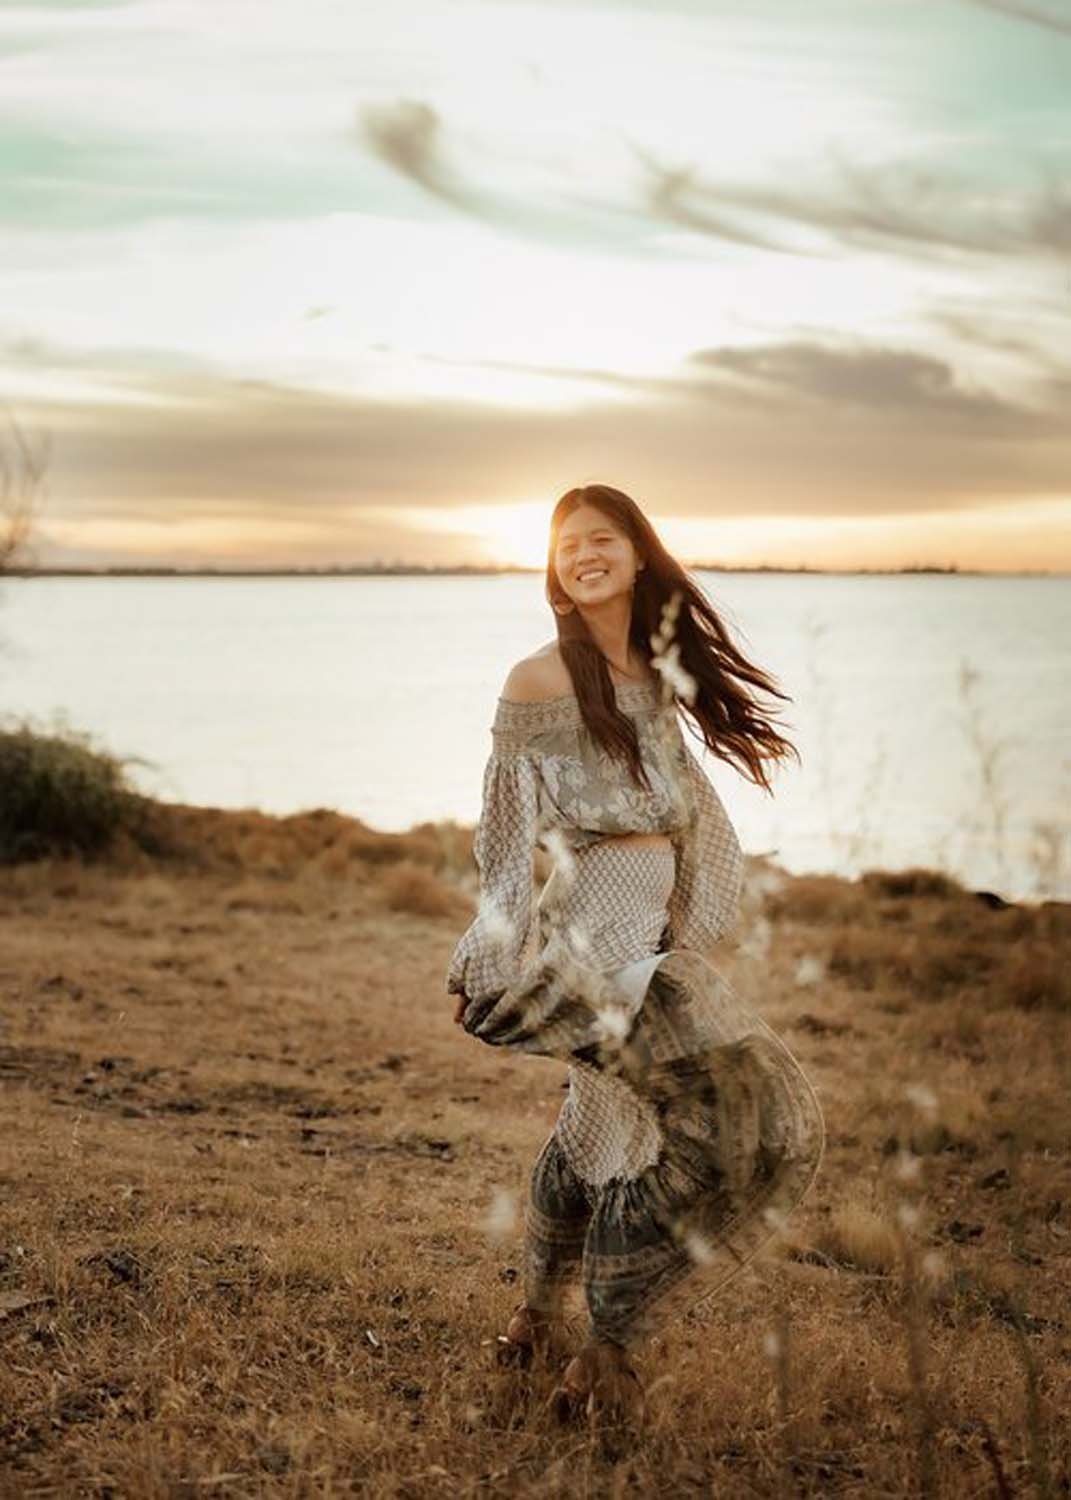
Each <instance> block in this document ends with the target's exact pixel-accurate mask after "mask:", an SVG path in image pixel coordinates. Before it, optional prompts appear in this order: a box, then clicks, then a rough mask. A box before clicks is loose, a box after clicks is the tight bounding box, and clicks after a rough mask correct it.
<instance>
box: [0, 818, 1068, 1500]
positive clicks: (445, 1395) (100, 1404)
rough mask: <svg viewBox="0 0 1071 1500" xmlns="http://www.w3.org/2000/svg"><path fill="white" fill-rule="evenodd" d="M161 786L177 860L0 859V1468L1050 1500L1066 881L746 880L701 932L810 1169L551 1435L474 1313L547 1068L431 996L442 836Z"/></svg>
mask: <svg viewBox="0 0 1071 1500" xmlns="http://www.w3.org/2000/svg"><path fill="white" fill-rule="evenodd" d="M162 816H163V815H162ZM167 816H168V817H170V818H171V819H173V825H172V826H171V828H170V833H171V835H172V840H173V843H174V845H175V846H182V847H185V848H187V849H188V850H190V851H195V852H196V862H194V863H191V861H190V858H189V857H188V858H187V859H186V860H185V861H177V860H171V861H168V862H162V861H153V860H151V859H149V858H148V857H147V856H145V855H143V854H142V853H141V852H140V851H137V850H133V849H127V850H126V851H125V852H121V853H120V854H119V855H118V856H117V857H116V859H115V860H113V861H112V862H110V863H107V864H96V865H89V866H87V865H81V864H76V863H68V862H43V863H41V864H39V865H32V866H31V865H26V866H15V867H12V868H9V869H6V870H3V871H0V986H2V995H3V1011H2V1016H3V1030H2V1033H0V1110H2V1112H3V1115H2V1119H0V1181H2V1185H3V1209H2V1219H0V1454H2V1459H0V1464H2V1467H0V1492H2V1493H4V1494H5V1495H8V1494H10V1495H20V1496H21V1495H27V1496H34V1495H64V1496H66V1495H87V1496H88V1495H93V1496H100V1497H103V1496H137V1497H146V1500H155V1497H178V1496H183V1497H185V1496H191V1497H192V1496H195V1495H196V1496H201V1495H205V1494H211V1495H227V1496H262V1495H273V1496H274V1495H279V1496H293V1497H297V1496H312V1495H316V1496H319V1495H358V1494H359V1495H371V1496H377V1497H378V1496H399V1497H401V1496H412V1497H422V1496H425V1495H433V1494H434V1495H451V1496H454V1495H458V1496H460V1495H477V1494H479V1495H502V1496H506V1495H509V1496H513V1495H522V1496H523V1495H547V1496H550V1495H570V1496H586V1495H600V1496H601V1495H605V1496H626V1495H650V1494H655V1493H659V1494H671V1495H678V1494H681V1495H691V1494H696V1495H698V1494H704V1495H705V1494H724V1495H731V1496H737V1495H748V1496H782V1495H796V1494H799V1495H814V1496H825V1495H838V1496H839V1495H846V1496H847V1495H852V1496H867V1497H870V1496H898V1495H913V1494H919V1493H922V1494H941V1495H949V1496H953V1495H954V1496H960V1495H974V1494H978V1495H981V1494H986V1495H988V1494H1000V1493H1008V1494H1014V1495H1017V1496H1018V1495H1023V1496H1027V1495H1042V1494H1049V1495H1053V1496H1055V1495H1057V1494H1066V1493H1067V1491H1068V1487H1069V1485H1071V1440H1069V1437H1068V1430H1067V1422H1066V1417H1067V1413H1068V1411H1069V1410H1071V1308H1069V1305H1068V1301H1069V1299H1068V1291H1067V1288H1068V1286H1069V1284H1071V1276H1069V1271H1071V1264H1069V1262H1071V1254H1069V1252H1071V1172H1069V1155H1068V1145H1069V1136H1071V1101H1069V1091H1068V1079H1069V1076H1071V1071H1069V1066H1068V1063H1069V1046H1068V1043H1069V1032H1071V1008H1069V1007H1068V1005H1067V1003H1066V988H1064V989H1061V985H1066V974H1067V969H1068V966H1067V933H1068V926H1067V911H1066V908H1062V907H1056V906H1050V907H1048V908H1045V909H1042V910H1038V911H1031V910H1026V909H1017V908H1011V909H1006V910H991V909H989V908H988V907H986V906H985V905H984V904H983V903H981V902H979V901H978V899H977V898H975V897H974V896H972V895H971V894H970V893H968V892H964V891H962V890H960V889H959V888H958V887H956V886H955V884H954V883H949V882H946V881H945V880H944V879H943V878H941V879H931V878H929V877H928V875H927V872H917V871H916V872H905V873H904V875H903V876H898V875H896V874H889V873H888V872H882V873H881V874H880V876H874V875H871V876H868V877H867V878H865V879H864V880H861V881H858V882H847V881H839V880H835V879H833V878H831V877H821V878H819V877H799V878H796V879H793V878H792V877H786V878H785V879H784V881H783V882H781V883H780V885H779V887H778V888H776V889H774V888H773V883H771V889H770V891H769V893H768V894H767V895H766V896H765V898H764V899H762V900H754V899H753V900H751V901H750V903H749V908H748V918H747V924H746V930H745V931H744V932H743V933H742V934H741V936H742V938H743V939H745V942H744V943H743V945H742V946H741V947H740V948H739V949H738V950H736V951H735V952H733V951H728V950H726V951H724V952H722V953H720V954H718V955H714V957H715V959H716V962H718V964H719V966H722V967H724V969H725V971H726V973H727V974H728V975H729V977H730V978H731V979H732V980H733V982H734V983H736V984H737V985H738V987H739V988H740V990H741V991H742V992H743V993H745V994H746V995H748V996H749V997H750V998H752V999H753V1000H754V1001H755V1002H756V1003H757V1004H758V1005H759V1007H760V1009H761V1010H762V1012H763V1014H764V1015H765V1016H766V1017H767V1019H769V1021H770V1022H771V1024H773V1025H774V1026H775V1027H776V1028H777V1029H778V1030H779V1031H780V1032H781V1033H782V1034H783V1035H784V1037H785V1039H786V1041H787V1042H788V1043H789V1045H790V1046H791V1047H792V1048H793V1050H794V1051H795V1052H796V1054H797V1056H798V1057H799V1058H800V1061H801V1062H802V1064H803V1066H804V1067H805V1068H806V1070H807V1072H808V1074H809V1076H810V1077H811V1078H812V1080H813V1081H814V1083H815V1085H816V1087H817V1089H818V1092H819V1095H820V1097H821V1099H822V1103H823V1108H824V1110H825V1114H826V1122H827V1128H828V1147H827V1154H826V1158H825V1161H824V1163H823V1168H822V1172H821V1174H820V1177H819V1179H818V1182H817V1184H816V1186H815V1188H814V1190H813V1192H812V1194H811V1195H810V1196H809V1197H808V1199H807V1200H806V1201H805V1203H804V1204H803V1206H802V1207H801V1208H800V1210H799V1211H798V1213H797V1214H796V1216H795V1217H794V1218H793V1219H792V1220H791V1221H790V1223H789V1225H788V1227H787V1229H786V1232H785V1234H784V1236H783V1238H782V1240H781V1243H780V1245H779V1247H778V1248H777V1249H776V1250H774V1251H771V1252H770V1253H769V1254H767V1255H765V1256H764V1257H763V1258H762V1259H761V1260H760V1262H759V1263H757V1264H756V1265H755V1266H754V1267H753V1268H752V1269H750V1270H748V1271H747V1272H745V1273H744V1275H743V1276H742V1277H741V1278H739V1279H738V1281H737V1282H736V1283H735V1285H734V1286H733V1288H732V1289H731V1291H729V1292H728V1293H727V1294H726V1295H725V1296H723V1297H722V1298H720V1299H719V1300H717V1301H715V1302H713V1303H711V1304H707V1305H704V1306H703V1307H701V1308H699V1309H697V1310H696V1311H694V1312H693V1313H692V1314H690V1315H689V1316H688V1317H687V1318H685V1319H683V1320H682V1321H681V1322H680V1323H678V1324H677V1325H676V1326H674V1327H672V1328H670V1329H669V1330H667V1331H666V1333H665V1334H664V1336H662V1337H661V1338H659V1339H657V1340H654V1341H652V1343H651V1344H650V1345H649V1346H648V1348H647V1349H646V1350H645V1351H644V1352H643V1354H642V1355H641V1356H640V1358H639V1360H638V1366H639V1368H640V1372H641V1375H642V1377H643V1379H644V1382H645V1384H646V1385H647V1386H648V1387H649V1401H648V1407H647V1410H646V1412H645V1413H641V1414H638V1415H637V1417H636V1420H635V1421H634V1422H633V1423H632V1424H631V1426H630V1427H629V1429H628V1430H627V1431H625V1432H618V1433H616V1434H615V1433H604V1432H600V1431H596V1432H594V1433H591V1432H588V1431H586V1430H584V1429H583V1428H580V1429H576V1430H565V1431H562V1430H559V1429H558V1428H557V1427H555V1426H554V1424H553V1423H552V1422H551V1420H550V1419H549V1418H548V1416H547V1414H546V1412H545V1410H544V1407H543V1402H544V1400H545V1398H546V1396H547V1395H548V1394H549V1389H550V1381H551V1378H552V1377H551V1375H550V1374H547V1373H541V1374H536V1375H533V1376H523V1375H517V1374H511V1373H507V1372H500V1371H496V1370H494V1369H493V1368H492V1366H491V1362H490V1357H489V1356H490V1350H489V1347H488V1346H487V1345H486V1344H485V1343H483V1341H484V1340H488V1339H491V1338H492V1337H493V1336H494V1335H495V1334H496V1333H497V1332H499V1331H500V1330H501V1329H502V1328H503V1327H504V1324H505V1320H506V1319H507V1317H508V1313H509V1310H510V1308H511V1307H512V1306H513V1304H514V1303H515V1302H516V1301H517V1300H518V1298H519V1295H520V1290H519V1286H518V1283H517V1277H518V1265H519V1261H518V1254H519V1245H520V1221H519V1219H518V1218H516V1217H515V1218H514V1219H513V1222H512V1225H511V1224H510V1215H509V1213H508V1211H507V1212H503V1205H506V1206H507V1208H508V1203H509V1199H508V1198H506V1197H504V1196H503V1195H508V1194H512V1195H513V1202H514V1203H519V1202H520V1195H521V1194H522V1193H523V1190H524V1186H525V1181H526V1176H527V1171H528V1168H529V1166H530V1164H531V1161H532V1159H533V1158H534V1156H535V1154H536V1151H537V1150H538V1148H539V1146H540V1145H541V1143H542V1141H543V1140H544V1138H545V1136H546V1134H547V1132H548V1131H549V1129H550V1128H551V1125H552V1123H553V1120H554V1117H555V1114H556V1113H557V1109H558V1107H559V1103H560V1100H561V1097H562V1094H561V1089H562V1084H563V1082H564V1068H562V1067H559V1066H557V1065H553V1064H550V1063H545V1062H540V1061H537V1060H536V1059H533V1058H525V1057H519V1056H516V1057H515V1056H509V1055H507V1054H505V1053H498V1052H492V1051H491V1050H490V1049H487V1048H484V1047H481V1046H480V1044H479V1043H478V1042H475V1041H473V1040H472V1039H471V1038H469V1037H466V1036H465V1035H464V1034H463V1033H462V1032H461V1031H460V1029H459V1028H457V1027H456V1026H454V1025H453V1024H452V1022H451V1019H450V1018H451V1015H452V1010H453V1001H452V998H451V997H448V996H447V995H446V994H445V992H444V990H443V973H444V970H445V966H446V961H447V958H448V956H449V952H450V949H451V947H452V944H453V942H454V941H455V939H456V937H457V935H458V932H459V930H460V927H461V925H462V924H463V922H464V921H465V920H466V918H467V914H468V911H469V910H470V909H471V907H470V906H468V907H467V906H466V900H467V901H468V902H471V899H472V896H473V892H474V884H473V879H472V870H471V862H470V861H471V830H465V829H462V828H459V827H458V826H457V825H455V824H442V825H424V826H423V827H421V828H419V829H414V830H411V831H410V832H409V833H407V834H400V835H390V834H382V833H377V832H376V831H375V830H372V829H368V828H366V827H365V826H364V825H360V824H355V823H354V822H353V821H352V820H349V819H345V818H340V817H338V816H337V815H336V814H332V813H311V814H305V815H302V817H300V818H294V819H281V820H275V819H271V818H267V817H265V816H264V815H262V814H258V813H240V814H229V815H223V814H219V813H213V812H210V811H208V810H204V809H176V810H174V811H173V812H172V813H170V814H167ZM894 913H895V915H894ZM766 922H768V923H769V929H768V931H767V930H766V929H765V928H764V929H763V941H762V943H761V944H760V945H758V946H757V947H754V946H751V947H749V945H748V942H747V941H746V940H747V939H748V936H749V931H750V930H751V929H757V928H758V926H759V924H761V923H766ZM804 973H806V974H809V975H810V979H809V981H808V982H807V983H803V982H797V979H798V976H801V975H802V974H804ZM998 1475H999V1479H998ZM1002 1484H1003V1485H1004V1486H1005V1488H1004V1490H1003V1491H1002V1490H1001V1487H1000V1486H1001V1485H1002Z"/></svg>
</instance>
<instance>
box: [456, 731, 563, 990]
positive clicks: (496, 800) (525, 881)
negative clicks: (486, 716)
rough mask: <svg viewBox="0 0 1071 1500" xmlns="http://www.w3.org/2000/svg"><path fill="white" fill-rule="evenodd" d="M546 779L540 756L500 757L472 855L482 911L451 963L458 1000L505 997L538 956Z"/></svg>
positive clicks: (494, 762)
mask: <svg viewBox="0 0 1071 1500" xmlns="http://www.w3.org/2000/svg"><path fill="white" fill-rule="evenodd" d="M539 781H540V776H539V764H538V759H537V758H536V757H534V756H530V755H517V754H509V753H505V752H503V751H501V750H499V749H498V748H497V747H496V749H495V750H493V751H492V753H491V756H490V758H489V759H488V761H487V765H486V768H485V770H484V776H483V794H482V807H481V812H480V820H479V823H478V824H477V827H476V833H475V836H474V839H473V851H472V852H473V856H474V858H475V861H476V868H477V870H478V871H479V880H480V898H479V909H478V911H477V914H476V917H475V919H474V920H473V922H472V923H471V925H470V926H469V927H468V929H467V930H466V932H465V933H464V934H463V935H462V937H461V939H460V941H459V942H458V944H457V946H456V948H455V949H454V952H453V956H452V958H451V959H450V964H449V967H448V969H447V975H446V988H447V990H448V992H449V993H450V994H452V995H461V994H464V995H467V996H468V998H469V999H470V1000H486V999H489V998H491V997H492V996H496V995H500V994H501V993H502V992H503V991H504V990H507V989H508V988H509V987H510V986H511V984H512V983H513V982H514V980H515V978H516V977H517V976H518V974H519V973H520V972H521V971H522V969H523V968H524V967H525V966H526V964H527V963H528V961H529V960H530V958H531V956H532V955H531V949H532V946H533V940H534V938H535V936H536V933H537V926H538V924H537V922H536V921H535V888H534V876H533V863H532V857H533V853H534V850H535V841H536V832H537V822H538V814H539Z"/></svg>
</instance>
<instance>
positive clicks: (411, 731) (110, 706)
mask: <svg viewBox="0 0 1071 1500" xmlns="http://www.w3.org/2000/svg"><path fill="white" fill-rule="evenodd" d="M698 576H699V577H700V579H701V581H702V583H703V585H704V587H705V588H706V589H707V591H708V593H709V595H710V597H711V599H712V600H713V602H714V603H715V605H716V606H717V607H718V608H719V609H720V610H721V611H722V613H723V616H724V618H725V619H726V621H727V623H728V624H729V626H730V628H731V629H732V630H733V631H734V633H735V635H736V638H737V640H738V641H739V643H740V645H741V647H742V649H743V651H744V652H745V654H746V655H748V656H750V657H751V658H752V659H753V660H755V661H757V662H758V663H759V665H761V666H762V667H764V668H765V669H766V670H767V671H769V672H771V673H772V674H773V675H774V677H775V678H776V679H777V681H779V682H780V684H781V686H782V688H783V690H784V691H785V692H787V693H788V694H789V695H790V696H791V699H792V702H790V703H788V704H784V705H782V707H781V710H780V712H781V720H782V730H783V732H786V733H788V735H789V737H790V738H792V739H793V740H794V741H795V743H796V744H797V746H798V748H799V751H800V755H801V757H802V762H803V764H802V767H797V766H796V765H795V764H788V765H784V766H782V767H781V768H780V769H778V770H777V771H776V772H775V773H774V786H775V795H774V797H773V798H770V797H768V796H767V795H766V794H765V793H764V792H762V791H761V790H759V789H758V788H756V787H754V786H752V785H751V784H750V783H749V782H748V781H746V780H745V779H744V778H742V777H741V776H740V775H739V774H738V773H737V772H736V771H735V770H734V769H732V768H731V767H729V766H727V765H725V764H724V763H721V762H716V761H712V760H710V759H709V758H708V757H706V755H705V751H703V752H702V756H703V758H704V762H705V765H706V768H707V771H708V774H710V776H711V779H712V780H713V782H714V784H715V785H716V786H717V788H718V790H719V792H720V793H721V795H722V797H723V799H724V800H725V802H726V804H727V806H728V808H729V812H730V815H731V816H732V818H733V820H734V822H735V824H736V827H737V829H738V830H739V833H740V837H741V840H742V842H743V844H744V847H745V849H747V850H748V851H749V852H754V853H759V852H769V853H773V854H774V855H775V856H776V858H777V859H778V860H779V861H780V862H781V863H782V864H783V865H785V866H786V867H787V868H788V869H790V870H793V871H803V870H833V871H839V872H843V873H846V874H854V873H857V872H858V871H859V870H862V869H868V868H876V867H884V868H903V867H906V866H908V865H912V864H923V865H928V866H935V867H938V868H942V869H946V870H948V871H950V872H951V873H953V874H956V875H958V876H960V877H961V878H962V879H964V880H965V881H966V882H968V883H970V884H971V885H972V886H975V887H979V888H982V887H984V888H989V889H994V890H998V891H1001V892H1002V893H1004V894H1005V895H1007V896H1009V897H1036V896H1059V897H1062V898H1071V691H1069V688H1071V586H1069V584H1068V582H1067V580H1066V579H1063V578H1040V579H1035V578H968V577H956V576H942V575H914V576H906V577H879V578H873V577H870V578H865V577H864V578H851V577H832V578H831V577H821V576H806V575H804V576H794V575H754V574H750V575H749V574H739V575H737V574H700V575H698ZM541 589H542V582H541V579H540V578H539V577H536V576H534V575H529V576H508V577H498V578H464V577H458V578H432V579H428V578H359V579H311V578H286V579H252V578H242V579H204V578H175V579H107V578H73V579H72V578H42V579H7V580H5V581H4V584H3V587H2V589H0V650H2V654H0V712H2V713H3V715H4V719H5V722H6V723H7V724H8V725H10V724H11V723H13V722H14V721H15V720H16V719H22V718H27V717H28V718H30V719H32V721H33V722H34V723H35V724H36V726H37V727H38V728H40V729H51V728H56V727H64V726H66V727H70V728H72V729H77V730H83V731H86V732H88V733H89V734H90V735H91V736H92V737H93V739H94V741H95V742H96V743H97V744H98V745H99V746H101V747H105V748H107V749H109V750H111V751H113V752H114V753H116V754H120V755H129V756H139V757H142V758H144V759H146V760H148V761H149V762H151V764H149V765H133V766H132V767H131V777H132V780H133V781H134V782H135V783H136V784H137V785H138V786H139V787H140V788H141V789H142V790H144V791H146V792H150V793H152V794H154V795H156V796H158V797H161V798H163V799H164V800H169V801H170V800H173V801H182V802H193V803H203V804H210V805H214V806H218V807H246V806H259V807H261V808H263V809H265V810H267V811H270V812H277V813H289V812H295V811H298V810H300V809H304V808H313V807H335V808H338V809H340V810H341V811H343V812H347V813H350V814H353V815H355V816H357V817H360V818H363V819H364V820H365V821H366V822H368V823H371V824H373V825H374V826H376V827H378V828H382V829H390V830H397V829H403V828H407V827H408V826H410V825H411V824H413V823H416V822H421V821H423V820H425V819H438V818H457V819H458V820H460V821H462V822H474V821H475V820H476V818H477V816H478V815H479V795H480V782H481V775H482V769H483V764H484V761H485V759H486V756H487V753H488V751H489V749H490V734H489V726H490V722H491V718H492V715H493V713H494V707H495V700H496V698H497V695H498V693H499V691H500V689H501V686H502V682H503V680H504V678H505V675H506V672H507V671H508V669H509V667H510V665H511V664H512V663H513V662H514V661H515V660H516V659H517V658H518V657H519V656H523V655H527V654H528V653H529V652H531V651H532V650H534V649H535V648H536V647H537V646H539V645H541V644H543V643H544V642H546V641H548V640H550V639H551V638H552V637H553V636H554V625H553V616H552V615H551V612H550V610H549V608H548V606H547V605H546V603H545V602H544V600H543V598H542V593H541ZM696 748H697V749H698V747H696Z"/></svg>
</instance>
